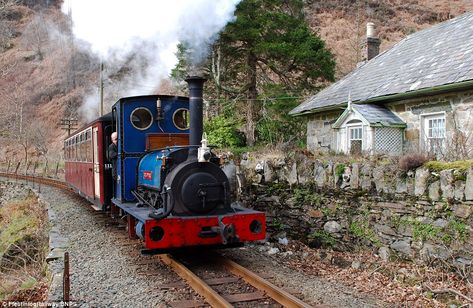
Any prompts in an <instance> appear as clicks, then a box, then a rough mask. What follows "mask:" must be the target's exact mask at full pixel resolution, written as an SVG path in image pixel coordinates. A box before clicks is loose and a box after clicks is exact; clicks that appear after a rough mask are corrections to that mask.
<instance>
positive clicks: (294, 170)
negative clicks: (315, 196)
mask: <svg viewBox="0 0 473 308" xmlns="http://www.w3.org/2000/svg"><path fill="white" fill-rule="evenodd" d="M287 182H288V183H289V185H294V184H297V183H298V182H299V181H298V179H297V164H296V163H293V164H292V168H291V171H290V172H289V175H288V177H287Z"/></svg>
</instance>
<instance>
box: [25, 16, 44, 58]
mask: <svg viewBox="0 0 473 308" xmlns="http://www.w3.org/2000/svg"><path fill="white" fill-rule="evenodd" d="M48 26H49V22H48V21H47V20H46V19H45V18H44V16H43V14H41V13H39V14H37V15H36V16H35V17H34V18H33V20H32V21H31V22H30V23H29V24H28V26H26V28H25V31H24V32H23V35H22V44H23V47H24V48H26V49H29V50H33V51H34V52H35V56H36V57H37V58H38V60H43V57H44V52H45V48H46V44H47V43H48V39H49V31H48Z"/></svg>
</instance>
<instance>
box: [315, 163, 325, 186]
mask: <svg viewBox="0 0 473 308" xmlns="http://www.w3.org/2000/svg"><path fill="white" fill-rule="evenodd" d="M314 178H315V183H316V184H317V186H318V187H319V188H323V187H325V184H326V183H327V174H326V173H325V168H324V166H322V165H316V166H315V171H314Z"/></svg>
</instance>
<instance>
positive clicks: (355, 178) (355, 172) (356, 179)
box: [350, 163, 360, 189]
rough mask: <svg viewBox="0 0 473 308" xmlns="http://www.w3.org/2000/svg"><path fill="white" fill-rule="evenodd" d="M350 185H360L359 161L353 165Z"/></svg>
mask: <svg viewBox="0 0 473 308" xmlns="http://www.w3.org/2000/svg"><path fill="white" fill-rule="evenodd" d="M350 187H351V188H353V189H358V188H359V187H360V165H359V164H357V163H353V164H352V165H351V178H350Z"/></svg>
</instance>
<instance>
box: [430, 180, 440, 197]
mask: <svg viewBox="0 0 473 308" xmlns="http://www.w3.org/2000/svg"><path fill="white" fill-rule="evenodd" d="M429 198H430V200H432V201H438V200H440V181H435V182H433V183H432V184H430V185H429Z"/></svg>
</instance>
